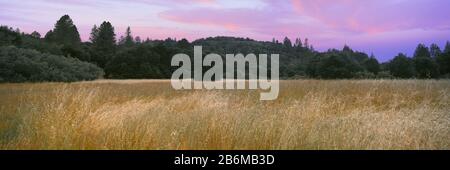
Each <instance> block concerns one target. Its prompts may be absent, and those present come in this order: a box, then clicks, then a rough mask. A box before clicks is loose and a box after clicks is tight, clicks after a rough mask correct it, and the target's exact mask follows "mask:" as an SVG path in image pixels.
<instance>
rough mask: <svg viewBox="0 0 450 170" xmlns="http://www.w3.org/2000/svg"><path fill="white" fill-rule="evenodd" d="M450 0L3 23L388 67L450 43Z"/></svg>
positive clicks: (14, 16) (108, 6)
mask: <svg viewBox="0 0 450 170" xmlns="http://www.w3.org/2000/svg"><path fill="white" fill-rule="evenodd" d="M449 7H450V0H20V1H19V0H0V11H1V12H0V24H1V25H8V26H10V27H14V28H16V27H18V28H20V29H21V30H22V31H24V32H32V31H34V30H36V31H38V32H40V33H41V34H42V35H45V33H46V32H47V31H48V30H50V29H52V27H53V25H54V24H55V22H56V20H58V19H59V17H61V16H62V15H64V14H69V15H70V16H71V17H72V19H73V20H74V23H75V24H76V25H77V27H78V29H79V32H80V34H81V36H82V37H81V38H82V39H83V40H88V37H89V32H90V30H91V28H92V26H93V25H94V24H97V25H98V24H100V23H101V22H102V21H104V20H107V21H110V22H111V23H112V24H113V25H114V26H115V28H116V34H117V35H118V36H120V35H122V34H123V32H124V31H125V28H126V27H127V26H131V29H132V32H133V35H135V36H140V37H141V38H142V39H144V38H146V37H149V38H150V39H165V38H167V37H174V38H177V39H180V38H187V39H188V40H194V39H197V38H203V37H208V36H219V35H223V36H239V37H250V38H253V39H256V40H265V41H271V40H272V38H275V39H278V40H282V39H283V38H284V36H288V37H289V38H291V39H295V38H296V37H301V38H302V39H304V38H306V37H307V38H308V39H309V41H310V43H312V44H313V45H314V47H315V48H316V49H318V50H326V49H328V48H342V47H343V45H344V44H347V45H349V46H350V47H352V48H353V49H355V50H359V51H363V52H366V53H369V54H370V53H374V54H375V56H377V58H379V59H380V60H382V61H386V60H389V59H391V58H392V57H394V56H395V55H396V54H397V53H398V52H404V53H407V54H408V55H412V53H413V51H414V48H415V47H416V45H417V44H418V43H425V44H426V45H429V44H430V43H433V42H435V43H437V44H438V45H439V46H441V48H442V47H443V45H444V44H445V42H446V41H447V40H450V9H449Z"/></svg>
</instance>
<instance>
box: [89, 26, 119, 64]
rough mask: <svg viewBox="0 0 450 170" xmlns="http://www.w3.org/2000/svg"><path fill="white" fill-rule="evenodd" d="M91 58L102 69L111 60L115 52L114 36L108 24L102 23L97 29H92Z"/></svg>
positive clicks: (112, 28) (112, 29) (111, 27)
mask: <svg viewBox="0 0 450 170" xmlns="http://www.w3.org/2000/svg"><path fill="white" fill-rule="evenodd" d="M93 31H94V32H93V33H91V35H94V36H92V38H93V39H92V40H91V41H92V43H93V44H92V53H93V54H92V58H93V61H94V62H95V63H97V65H99V66H100V67H102V68H104V67H105V65H106V63H107V62H108V61H109V60H110V59H111V58H113V56H114V54H115V51H116V34H115V33H114V27H113V26H112V25H111V23H110V22H106V21H104V22H103V23H102V24H101V25H100V27H98V29H93Z"/></svg>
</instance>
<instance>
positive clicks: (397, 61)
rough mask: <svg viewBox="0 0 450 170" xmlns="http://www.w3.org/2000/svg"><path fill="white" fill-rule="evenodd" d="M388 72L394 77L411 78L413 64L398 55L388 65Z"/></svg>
mask: <svg viewBox="0 0 450 170" xmlns="http://www.w3.org/2000/svg"><path fill="white" fill-rule="evenodd" d="M388 68H389V72H391V74H392V75H393V76H394V77H399V78H412V77H413V76H414V64H413V62H412V60H411V59H410V58H408V57H406V55H405V54H403V53H400V54H398V55H397V56H395V57H394V59H392V60H391V61H390V62H389V64H388Z"/></svg>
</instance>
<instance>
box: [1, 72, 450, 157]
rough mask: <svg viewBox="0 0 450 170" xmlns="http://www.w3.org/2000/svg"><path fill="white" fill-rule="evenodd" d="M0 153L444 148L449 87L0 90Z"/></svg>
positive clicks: (156, 85)
mask: <svg viewBox="0 0 450 170" xmlns="http://www.w3.org/2000/svg"><path fill="white" fill-rule="evenodd" d="M0 149H450V81H448V80H441V81H435V80H359V81H356V80H355V81H353V80H336V81H321V80H298V81H282V82H281V87H280V95H279V98H278V99H277V100H275V101H260V100H259V92H258V91H250V90H237V91H236V90H234V91H223V90H221V91H216V90H210V91H208V90H188V91H175V90H173V89H172V88H171V86H170V82H169V81H158V80H149V81H136V80H127V81H100V82H82V83H71V84H64V83H40V84H0Z"/></svg>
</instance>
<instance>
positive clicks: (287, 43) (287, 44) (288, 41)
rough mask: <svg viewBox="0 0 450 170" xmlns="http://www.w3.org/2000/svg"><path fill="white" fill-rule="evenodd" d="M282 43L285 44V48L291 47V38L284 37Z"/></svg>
mask: <svg viewBox="0 0 450 170" xmlns="http://www.w3.org/2000/svg"><path fill="white" fill-rule="evenodd" d="M283 45H284V46H286V47H287V48H291V47H292V42H291V40H290V39H289V38H288V37H284V40H283Z"/></svg>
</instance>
